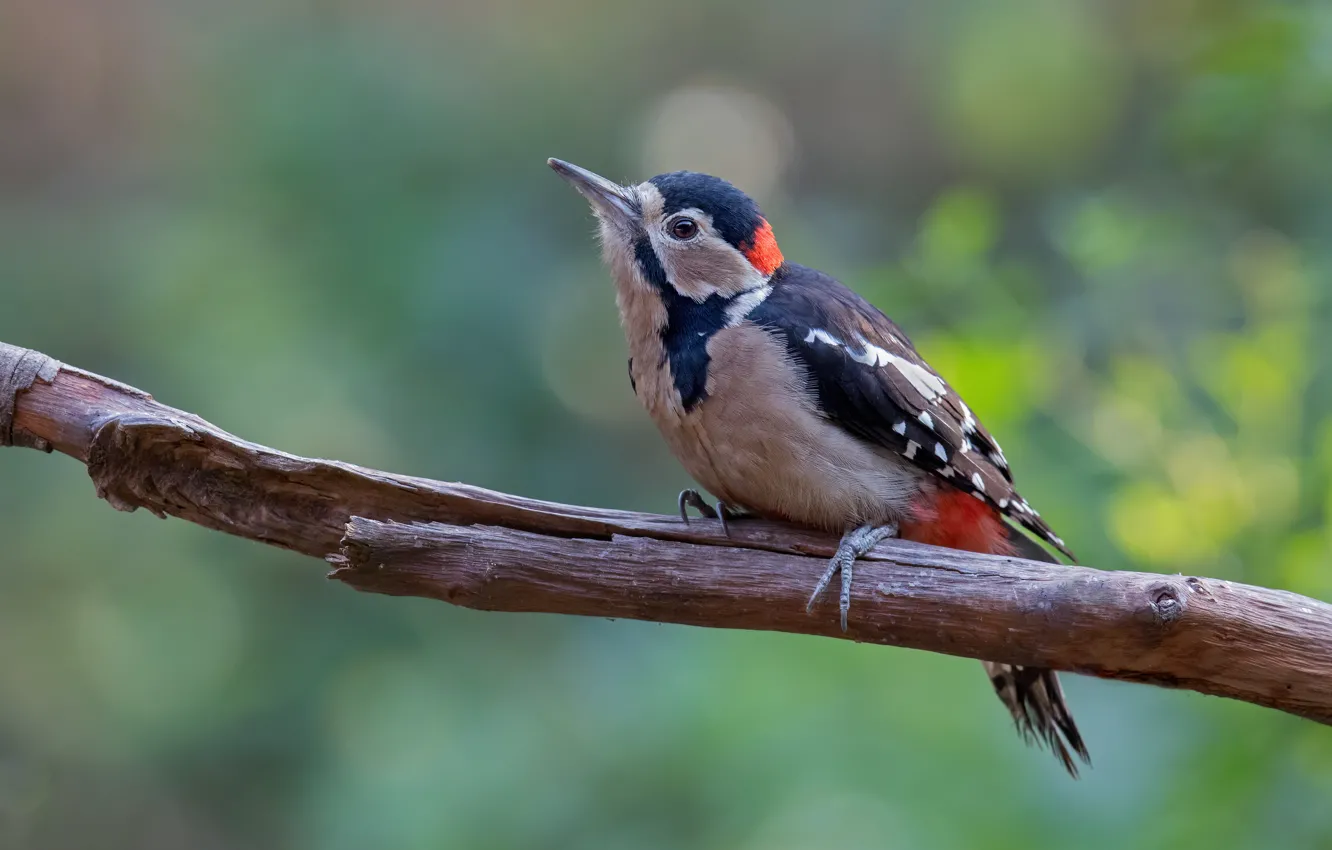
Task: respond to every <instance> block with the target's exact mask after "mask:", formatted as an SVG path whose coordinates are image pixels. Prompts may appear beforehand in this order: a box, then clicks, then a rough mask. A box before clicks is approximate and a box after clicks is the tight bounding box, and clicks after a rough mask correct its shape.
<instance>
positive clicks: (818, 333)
mask: <svg viewBox="0 0 1332 850" xmlns="http://www.w3.org/2000/svg"><path fill="white" fill-rule="evenodd" d="M815 340H818V341H819V342H821V343H823V344H824V345H831V346H832V347H833V348H841V347H842V341H841V340H840V339H838V338H837V337H835V336H833V335H832V334H830V333H828V332H827V331H825V330H824V329H823V328H810V329H809V333H808V334H806V335H805V342H806V343H810V342H814V341H815Z"/></svg>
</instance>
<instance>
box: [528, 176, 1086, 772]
mask: <svg viewBox="0 0 1332 850" xmlns="http://www.w3.org/2000/svg"><path fill="white" fill-rule="evenodd" d="M547 163H548V165H549V166H550V167H551V168H552V169H554V170H555V172H556V173H557V174H559V176H560V177H562V178H563V179H564V180H565V181H567V182H568V183H569V184H570V185H571V186H572V187H573V188H574V189H575V190H577V191H578V193H579V194H581V195H582V196H583V197H584V198H585V199H586V200H587V202H588V203H589V204H590V205H591V208H592V212H593V213H594V214H595V217H596V219H597V224H598V232H599V236H600V241H601V251H602V258H603V260H604V262H605V265H606V266H607V267H608V269H609V271H610V276H611V278H612V279H613V282H614V285H615V293H616V303H617V305H618V308H619V315H620V323H621V326H622V327H623V330H624V333H625V337H626V340H627V342H628V348H629V355H630V356H629V362H628V369H629V380H630V385H631V386H632V388H633V392H634V394H635V395H636V396H637V397H638V399H639V401H640V402H641V404H642V405H643V407H644V408H645V409H646V410H647V413H648V415H649V416H650V418H651V419H652V420H653V422H654V423H655V424H656V426H657V428H658V430H659V431H660V432H661V434H662V436H663V437H664V438H665V441H666V443H667V445H668V446H669V447H670V449H671V451H672V453H673V454H674V455H675V457H676V458H677V459H678V460H679V461H680V462H681V464H682V465H683V466H684V468H685V470H686V471H687V472H688V473H689V474H690V475H691V476H692V477H693V478H694V480H695V481H697V482H698V483H699V484H701V485H702V486H703V488H704V489H705V490H707V491H708V492H709V493H711V494H713V495H714V496H715V497H716V498H717V502H716V506H715V507H714V506H712V505H710V504H709V503H708V502H707V501H706V500H705V499H704V498H703V497H702V496H701V494H699V492H698V491H697V490H693V489H687V490H685V491H683V492H681V493H680V495H679V504H678V506H679V509H680V513H681V518H682V519H683V520H684V521H685V522H688V521H689V518H688V513H687V509H688V508H689V507H693V508H694V509H695V510H698V511H699V512H700V513H701V514H703V515H704V516H708V517H711V518H719V519H721V521H722V522H723V524H725V523H727V522H728V521H729V520H734V519H738V518H741V517H745V516H759V517H764V518H768V519H774V520H779V521H784V522H789V523H794V524H796V525H800V526H805V527H810V528H815V529H822V530H825V531H830V532H835V533H840V534H841V535H842V537H841V540H840V542H839V545H838V548H837V552H836V554H835V555H834V557H833V558H832V559H831V560H830V561H829V563H828V565H827V568H826V570H825V571H824V573H823V575H822V576H821V577H820V578H819V580H818V581H817V582H816V584H815V586H814V590H813V593H812V594H811V596H810V599H809V604H808V605H807V606H806V607H807V610H808V611H813V608H814V605H815V603H816V602H817V600H818V599H819V598H820V597H821V595H822V594H823V592H824V591H825V590H826V588H827V587H828V585H829V584H830V583H831V581H832V580H833V578H834V577H836V576H837V575H838V574H840V576H841V588H840V591H841V592H840V596H839V600H838V602H839V606H838V607H839V612H840V616H841V627H842V630H843V631H845V630H846V628H847V618H848V614H849V611H850V603H851V588H852V580H853V575H854V564H855V562H856V560H857V559H858V558H860V557H862V556H863V555H865V554H867V553H868V552H870V551H871V550H872V549H873V548H874V547H875V546H876V545H877V544H878V543H879V542H880V541H882V540H885V539H887V538H890V537H900V538H902V539H906V540H913V541H917V542H920V543H927V544H933V545H937V546H946V547H950V548H954V549H962V550H968V551H973V552H984V553H990V554H1001V555H1016V554H1022V555H1024V556H1026V557H1036V558H1040V559H1042V560H1046V561H1051V562H1055V563H1058V560H1057V559H1056V558H1055V557H1054V556H1053V555H1051V554H1050V553H1049V552H1048V551H1047V550H1046V549H1044V548H1043V547H1042V546H1041V545H1037V544H1036V543H1035V541H1034V540H1033V539H1032V537H1028V536H1026V535H1024V534H1023V533H1022V532H1021V531H1019V530H1018V528H1022V529H1025V530H1026V531H1027V532H1029V533H1030V534H1031V535H1033V536H1034V537H1035V538H1038V539H1040V540H1041V541H1042V543H1043V544H1045V545H1049V546H1052V547H1053V548H1054V549H1055V550H1057V551H1058V552H1060V553H1061V554H1063V555H1064V556H1066V557H1067V558H1068V559H1069V560H1071V561H1076V559H1075V558H1074V556H1073V553H1072V552H1071V551H1069V549H1068V547H1067V546H1066V545H1065V543H1064V541H1063V540H1061V539H1060V538H1059V537H1058V536H1057V535H1056V534H1055V533H1054V531H1053V530H1052V529H1051V528H1050V526H1049V525H1048V524H1047V523H1046V522H1045V520H1044V519H1042V518H1041V516H1040V514H1039V513H1037V512H1036V510H1035V509H1034V508H1032V506H1031V505H1030V504H1029V503H1028V502H1027V501H1026V499H1024V498H1022V497H1021V496H1020V495H1019V494H1018V492H1017V490H1016V489H1015V488H1014V485H1013V475H1012V472H1011V470H1010V469H1009V465H1008V460H1007V459H1006V458H1005V457H1004V452H1003V450H1002V449H1001V448H1000V446H999V443H998V441H996V440H995V438H994V437H993V435H991V433H990V432H989V431H988V430H987V429H986V427H985V426H984V425H983V424H981V422H980V420H979V419H977V418H976V416H975V414H974V413H973V412H972V411H971V409H970V408H969V407H968V406H967V405H966V403H965V402H964V401H963V400H962V398H961V397H960V396H959V395H958V393H957V391H956V390H954V389H953V387H952V386H951V385H949V384H948V382H947V381H945V380H944V379H943V377H942V376H940V375H939V373H938V372H937V371H935V370H934V369H933V368H932V367H931V366H930V365H929V364H928V363H926V361H925V360H924V358H923V357H922V356H921V355H920V353H919V352H917V350H916V348H915V346H914V345H913V344H912V343H911V340H910V339H909V338H908V337H907V335H906V333H905V332H903V330H902V329H901V328H900V327H898V325H897V324H896V323H894V322H893V321H892V320H891V319H889V318H888V317H887V316H886V315H885V314H884V313H883V312H881V311H880V310H879V309H878V308H876V307H874V306H873V305H872V304H870V303H869V302H868V301H867V300H866V299H864V298H863V297H861V296H860V295H858V294H857V293H856V292H855V291H853V290H852V289H850V288H849V287H847V286H845V285H844V284H842V283H841V282H839V281H838V280H836V279H834V278H833V277H831V276H829V275H827V274H824V273H823V272H820V271H817V270H815V269H812V268H808V267H806V266H802V265H798V264H796V263H793V262H790V261H788V260H786V259H785V257H784V256H783V254H782V251H781V249H780V248H779V247H778V244H777V239H776V237H775V236H774V234H773V229H772V226H771V224H770V223H769V222H768V220H767V219H766V218H765V217H764V215H763V213H762V211H761V210H760V208H759V206H758V204H757V203H756V202H755V201H754V200H753V199H752V198H750V197H749V196H748V195H747V194H745V193H744V192H743V191H741V190H740V189H738V188H736V187H735V186H733V185H732V184H731V183H728V182H727V181H725V180H723V179H721V178H719V177H714V176H711V175H708V174H702V173H699V172H693V171H675V172H670V173H666V174H660V175H657V176H656V177H653V178H651V179H649V180H647V181H646V182H643V183H638V184H629V185H621V184H619V183H616V182H614V181H612V180H609V179H607V178H605V177H602V176H600V175H598V174H596V173H594V172H591V171H588V170H587V169H584V168H581V167H579V166H576V165H573V164H571V163H568V162H565V161H563V160H559V159H550V160H548V161H547ZM983 663H984V666H985V670H986V673H987V674H988V675H989V677H990V681H991V684H992V685H993V687H994V689H995V692H996V693H997V694H998V696H999V699H1000V700H1001V701H1002V702H1003V703H1004V705H1005V706H1006V707H1007V708H1008V711H1009V712H1010V714H1011V715H1012V717H1013V720H1014V723H1015V724H1016V726H1017V729H1018V732H1019V734H1021V735H1022V737H1023V738H1024V739H1026V740H1027V741H1028V742H1036V743H1038V744H1043V745H1045V746H1046V747H1048V748H1049V749H1050V750H1051V751H1052V752H1053V753H1054V755H1055V756H1056V757H1057V758H1058V759H1059V761H1060V763H1061V764H1062V765H1063V766H1064V768H1065V769H1066V770H1067V771H1068V772H1069V773H1070V774H1071V775H1072V776H1074V777H1076V776H1077V775H1078V767H1077V762H1075V760H1074V755H1076V756H1077V757H1078V758H1079V759H1081V761H1082V762H1084V763H1086V764H1090V757H1089V755H1088V752H1087V748H1086V745H1085V744H1084V742H1083V739H1082V736H1081V734H1080V733H1079V731H1078V727H1077V724H1076V723H1075V722H1074V720H1073V716H1072V714H1071V713H1070V711H1069V709H1068V706H1067V703H1066V701H1065V698H1064V693H1063V689H1062V688H1061V686H1060V683H1059V679H1058V677H1057V675H1056V674H1055V672H1054V671H1053V670H1049V669H1045V668H1040V667H1026V666H1017V665H1012V664H1002V663H993V662H983Z"/></svg>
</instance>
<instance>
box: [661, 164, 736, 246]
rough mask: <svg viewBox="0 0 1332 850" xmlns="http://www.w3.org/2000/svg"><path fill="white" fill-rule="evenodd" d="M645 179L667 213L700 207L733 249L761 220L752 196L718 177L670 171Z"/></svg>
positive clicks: (692, 172)
mask: <svg viewBox="0 0 1332 850" xmlns="http://www.w3.org/2000/svg"><path fill="white" fill-rule="evenodd" d="M648 182H649V183H651V184H652V185H653V186H656V187H657V191H659V192H661V196H662V198H663V199H664V200H665V203H666V207H665V210H664V212H665V213H666V214H667V215H669V214H671V213H673V212H678V211H680V210H685V209H690V208H691V207H692V208H694V209H699V210H702V211H703V212H705V213H707V214H708V215H709V216H711V217H712V226H713V227H714V228H716V230H717V233H718V234H720V235H721V237H722V238H723V239H725V240H726V241H727V242H729V243H731V244H732V245H734V246H736V247H737V248H739V247H740V246H741V245H742V244H744V243H746V242H748V241H749V240H750V239H751V238H752V237H753V235H754V231H755V230H757V229H758V228H759V226H760V225H761V224H762V223H763V213H762V212H761V211H760V210H759V207H758V204H756V203H754V199H753V198H751V197H749V196H748V195H746V194H745V193H744V192H741V191H740V190H739V189H737V188H735V187H734V186H732V185H731V184H730V183H727V182H726V181H725V180H723V179H721V178H720V177H713V176H712V175H711V174H699V173H698V172H696V171H672V172H671V173H670V174H658V175H657V176H656V177H653V178H652V179H651V180H649V181H648Z"/></svg>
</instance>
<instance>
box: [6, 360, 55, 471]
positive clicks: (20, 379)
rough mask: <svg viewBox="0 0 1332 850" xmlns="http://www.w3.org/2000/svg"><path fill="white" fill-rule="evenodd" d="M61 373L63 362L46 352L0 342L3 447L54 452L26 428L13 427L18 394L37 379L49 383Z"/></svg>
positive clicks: (49, 445)
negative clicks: (47, 354)
mask: <svg viewBox="0 0 1332 850" xmlns="http://www.w3.org/2000/svg"><path fill="white" fill-rule="evenodd" d="M59 372H60V362H59V361H57V360H55V359H53V358H51V357H47V356H46V355H45V354H41V353H40V352H36V351H33V350H31V349H28V348H20V347H18V346H17V345H8V344H6V343H3V342H0V446H26V447H27V448H30V449H37V450H38V451H43V452H49V451H51V444H50V443H49V442H47V441H46V440H44V439H42V438H41V437H38V436H37V435H36V434H29V433H28V432H26V431H23V430H15V428H14V408H15V406H16V404H17V400H18V394H19V393H21V392H23V391H24V390H26V389H28V388H29V387H31V386H32V384H33V381H36V380H38V379H40V380H42V381H45V382H46V383H48V384H49V383H50V382H51V381H54V380H55V377H56V374H57V373H59Z"/></svg>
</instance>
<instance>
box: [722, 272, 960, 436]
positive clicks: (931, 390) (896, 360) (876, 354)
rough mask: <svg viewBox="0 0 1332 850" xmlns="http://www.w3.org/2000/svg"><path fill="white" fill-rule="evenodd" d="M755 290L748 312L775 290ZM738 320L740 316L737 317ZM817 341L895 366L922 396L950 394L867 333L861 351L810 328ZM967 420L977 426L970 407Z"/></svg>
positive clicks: (862, 360) (876, 363)
mask: <svg viewBox="0 0 1332 850" xmlns="http://www.w3.org/2000/svg"><path fill="white" fill-rule="evenodd" d="M751 291H754V292H758V291H762V292H763V295H762V296H761V297H760V298H759V300H758V301H756V302H754V304H753V305H752V306H750V307H749V308H748V309H746V310H745V313H746V314H747V313H748V312H749V310H752V309H754V307H757V306H758V305H759V304H760V303H762V301H763V299H764V298H767V297H768V293H769V292H771V291H772V287H770V286H764V287H761V288H760V289H759V290H751ZM746 297H748V293H746V294H745V295H742V296H740V298H739V299H737V300H736V304H735V306H734V307H733V308H732V309H735V308H738V307H739V304H740V301H742V300H743V299H745V298H746ZM730 315H731V314H730V310H728V311H727V318H728V319H730ZM736 321H739V320H738V319H737V320H736ZM815 341H817V342H821V343H823V344H824V345H831V346H832V347H833V348H845V349H846V353H847V354H848V355H849V356H850V357H851V359H852V360H854V361H856V362H857V363H863V364H864V365H866V366H872V367H875V368H883V367H885V366H892V367H893V368H895V369H896V370H897V371H898V372H900V373H901V374H902V377H904V378H906V379H907V382H908V383H910V384H911V386H912V387H914V388H915V390H916V392H918V393H920V394H921V396H922V397H923V398H924V399H925V400H926V401H938V400H939V399H941V398H943V397H944V396H946V395H948V387H947V385H945V384H944V382H943V378H940V377H939V376H938V375H936V374H934V373H933V372H931V371H930V370H929V369H926V368H925V367H924V366H921V365H920V364H919V363H913V362H911V361H910V360H907V359H905V358H902V357H898V356H897V355H896V354H893V353H892V352H891V351H887V350H885V349H883V348H880V347H879V346H877V345H875V344H874V343H872V342H869V341H868V340H866V339H865V338H864V337H863V336H858V337H857V342H859V343H860V346H861V350H860V351H859V352H856V351H853V350H852V349H851V347H850V346H849V345H847V344H846V343H844V342H842V341H841V340H840V339H838V338H837V337H835V336H833V335H832V334H830V333H828V332H827V331H825V330H824V329H823V328H810V329H809V333H807V334H805V342H806V343H811V342H815ZM964 409H965V405H964ZM967 421H968V422H970V423H971V424H972V427H973V429H974V427H975V421H976V420H975V419H974V418H972V416H971V411H970V410H968V411H967Z"/></svg>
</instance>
